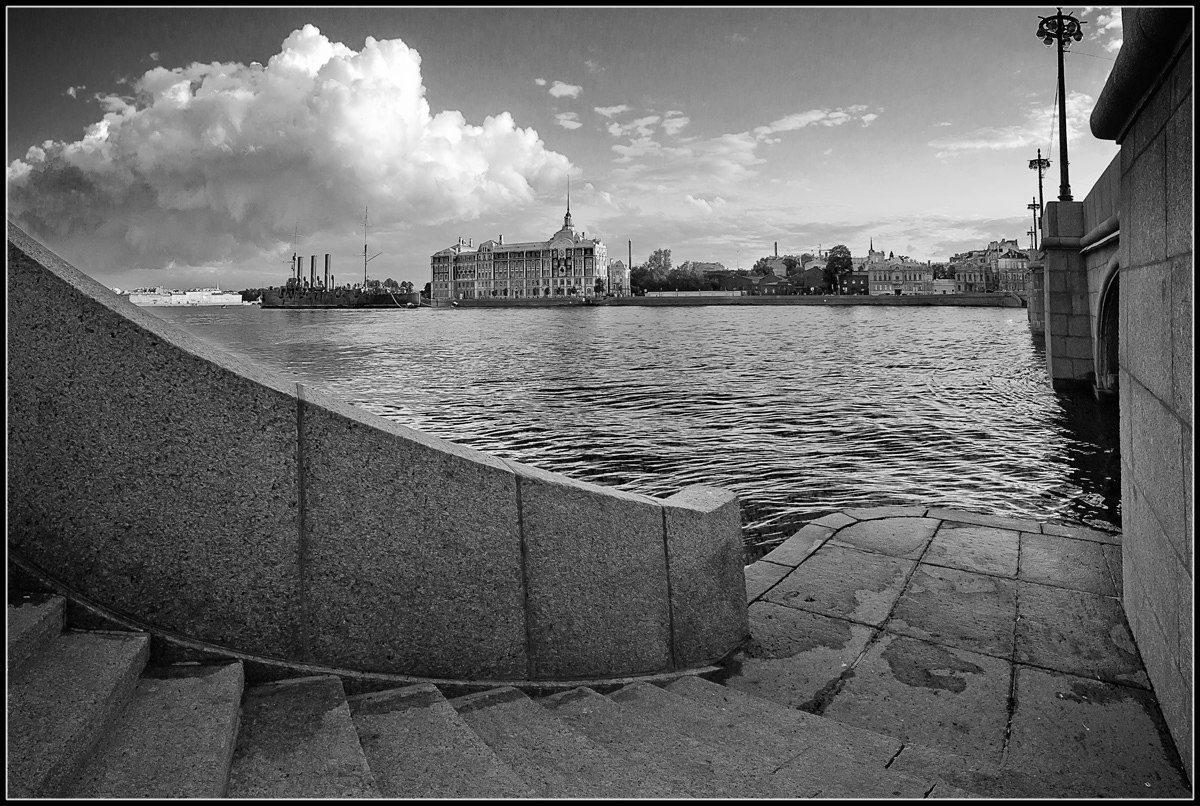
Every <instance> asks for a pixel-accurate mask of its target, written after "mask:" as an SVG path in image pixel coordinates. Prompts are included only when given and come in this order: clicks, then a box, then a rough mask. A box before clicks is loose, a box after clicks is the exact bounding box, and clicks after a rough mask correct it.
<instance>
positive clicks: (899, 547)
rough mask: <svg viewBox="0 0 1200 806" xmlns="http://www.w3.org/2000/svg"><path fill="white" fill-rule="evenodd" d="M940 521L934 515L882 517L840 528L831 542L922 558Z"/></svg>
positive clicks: (865, 549)
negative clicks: (926, 516) (922, 516)
mask: <svg viewBox="0 0 1200 806" xmlns="http://www.w3.org/2000/svg"><path fill="white" fill-rule="evenodd" d="M937 527H938V522H937V521H936V520H933V519H932V518H880V519H877V520H868V521H860V522H859V523H855V524H853V525H851V526H846V527H843V528H842V529H839V530H838V532H837V534H835V535H834V536H833V539H832V541H831V542H832V543H833V545H837V546H845V547H848V548H856V549H861V550H863V551H873V552H875V553H877V554H886V555H888V556H890V557H905V558H907V559H910V560H916V559H918V558H920V556H921V554H923V553H924V551H925V547H926V546H927V545H929V538H930V537H932V536H933V533H934V531H935V530H936V529H937Z"/></svg>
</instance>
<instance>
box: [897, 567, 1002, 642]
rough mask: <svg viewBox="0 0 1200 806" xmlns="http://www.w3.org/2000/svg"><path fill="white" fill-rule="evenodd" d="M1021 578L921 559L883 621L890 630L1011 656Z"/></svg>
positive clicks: (913, 636) (928, 639)
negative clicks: (990, 573)
mask: <svg viewBox="0 0 1200 806" xmlns="http://www.w3.org/2000/svg"><path fill="white" fill-rule="evenodd" d="M1016 618H1017V583H1016V582H1015V581H1014V580H1011V579H1004V578H1002V577H996V576H989V575H987V574H973V573H971V572H970V571H960V570H958V569H956V568H940V567H938V566H933V565H928V566H927V565H924V564H922V565H921V566H919V567H918V568H917V570H916V573H914V574H913V576H912V579H911V580H910V581H909V584H908V587H907V588H906V589H905V591H904V593H902V594H901V595H900V600H899V601H898V602H897V603H896V608H895V610H893V611H892V616H891V618H890V619H888V621H887V622H886V623H885V624H884V629H885V630H887V631H889V632H894V633H899V634H901V635H907V636H910V637H912V638H921V639H924V640H927V641H932V642H934V643H937V644H947V645H949V646H954V647H958V648H960V649H969V650H971V651H973V652H981V653H983V654H985V655H994V656H996V657H998V658H1005V659H1011V658H1012V654H1013V627H1014V624H1015V622H1016Z"/></svg>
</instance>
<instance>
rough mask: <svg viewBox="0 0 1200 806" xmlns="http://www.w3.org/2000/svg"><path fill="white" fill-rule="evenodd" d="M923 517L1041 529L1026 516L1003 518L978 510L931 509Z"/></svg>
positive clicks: (1015, 528)
mask: <svg viewBox="0 0 1200 806" xmlns="http://www.w3.org/2000/svg"><path fill="white" fill-rule="evenodd" d="M925 517H926V518H938V519H940V520H943V521H953V522H955V523H971V524H974V525H976V526H995V527H997V528H999V529H1011V530H1012V531H1014V532H1040V531H1041V529H1040V528H1039V526H1038V524H1037V523H1036V522H1034V521H1031V520H1028V519H1026V518H1004V517H1001V516H999V515H984V514H982V513H980V512H967V511H966V510H962V509H931V510H929V511H928V512H926V513H925Z"/></svg>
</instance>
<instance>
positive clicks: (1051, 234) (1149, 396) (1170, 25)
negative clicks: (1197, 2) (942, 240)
mask: <svg viewBox="0 0 1200 806" xmlns="http://www.w3.org/2000/svg"><path fill="white" fill-rule="evenodd" d="M1122 21H1123V27H1124V42H1123V45H1122V47H1121V52H1120V54H1119V55H1118V57H1117V60H1116V63H1115V64H1114V65H1113V71H1112V74H1111V75H1110V76H1109V80H1108V82H1107V84H1106V85H1105V87H1104V91H1103V92H1102V93H1101V95H1100V98H1099V100H1098V101H1097V103H1096V107H1095V109H1094V110H1093V112H1092V117H1091V129H1092V134H1093V135H1095V136H1096V137H1097V138H1100V139H1104V140H1115V141H1116V142H1117V143H1118V144H1119V145H1120V146H1121V152H1120V154H1119V155H1118V156H1117V157H1116V158H1115V159H1114V160H1113V162H1112V164H1110V165H1109V166H1108V168H1107V169H1106V170H1105V171H1104V173H1103V174H1102V175H1101V177H1100V179H1099V181H1097V182H1096V184H1095V186H1094V187H1093V188H1092V189H1091V191H1090V192H1089V193H1088V194H1087V196H1086V197H1085V198H1084V200H1083V201H1082V202H1076V201H1057V202H1050V203H1048V204H1047V205H1046V210H1045V213H1044V215H1043V218H1042V247H1043V250H1042V253H1041V255H1040V256H1039V257H1040V260H1039V261H1036V262H1035V268H1034V269H1033V270H1032V273H1031V283H1030V287H1031V294H1030V301H1029V321H1030V326H1031V328H1032V329H1033V330H1034V332H1043V333H1044V334H1045V339H1046V367H1047V371H1048V373H1049V376H1050V380H1051V382H1052V383H1053V385H1054V386H1055V387H1056V388H1067V387H1072V386H1075V387H1082V388H1085V389H1086V388H1091V389H1092V390H1094V392H1095V393H1096V395H1097V396H1100V397H1105V396H1111V397H1114V398H1115V399H1117V400H1118V401H1119V407H1120V420H1121V505H1122V531H1123V532H1124V546H1123V557H1122V565H1123V571H1124V590H1123V591H1122V596H1123V599H1124V604H1125V612H1126V615H1127V617H1128V619H1129V624H1130V627H1131V628H1132V630H1133V633H1134V637H1135V639H1136V641H1137V644H1138V648H1139V649H1140V651H1141V653H1142V657H1143V659H1144V660H1145V663H1146V669H1147V672H1148V673H1149V675H1150V678H1151V680H1152V681H1153V684H1154V688H1155V691H1156V693H1157V695H1158V698H1159V702H1160V704H1161V705H1162V708H1163V713H1164V715H1165V717H1166V720H1167V723H1168V726H1169V728H1170V730H1171V733H1172V735H1173V736H1174V737H1175V739H1176V741H1177V743H1178V747H1179V750H1180V753H1181V755H1182V756H1183V758H1185V759H1189V761H1188V762H1186V763H1187V764H1188V774H1189V776H1190V775H1191V766H1190V764H1191V762H1190V759H1191V756H1192V708H1193V698H1192V675H1193V667H1192V638H1193V623H1192V611H1193V604H1194V599H1193V590H1194V581H1193V574H1192V565H1193V561H1194V560H1193V520H1194V511H1193V497H1192V487H1193V471H1192V444H1193V436H1192V383H1193V378H1192V374H1193V373H1192V369H1193V367H1192V365H1193V355H1192V272H1193V263H1194V258H1193V240H1194V220H1193V212H1192V193H1193V188H1192V169H1193V163H1192V128H1193V118H1192V76H1193V73H1192V50H1193V45H1192V12H1191V10H1190V9H1187V8H1176V9H1164V8H1157V9H1151V8H1144V9H1143V8H1137V9H1130V8H1126V9H1122Z"/></svg>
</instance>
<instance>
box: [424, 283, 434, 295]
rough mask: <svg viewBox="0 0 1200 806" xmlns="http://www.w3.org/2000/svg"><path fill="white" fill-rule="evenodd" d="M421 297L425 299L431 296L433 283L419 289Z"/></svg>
mask: <svg viewBox="0 0 1200 806" xmlns="http://www.w3.org/2000/svg"><path fill="white" fill-rule="evenodd" d="M421 296H423V297H425V299H429V298H430V297H432V296H433V283H426V284H425V287H424V288H422V289H421Z"/></svg>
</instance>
